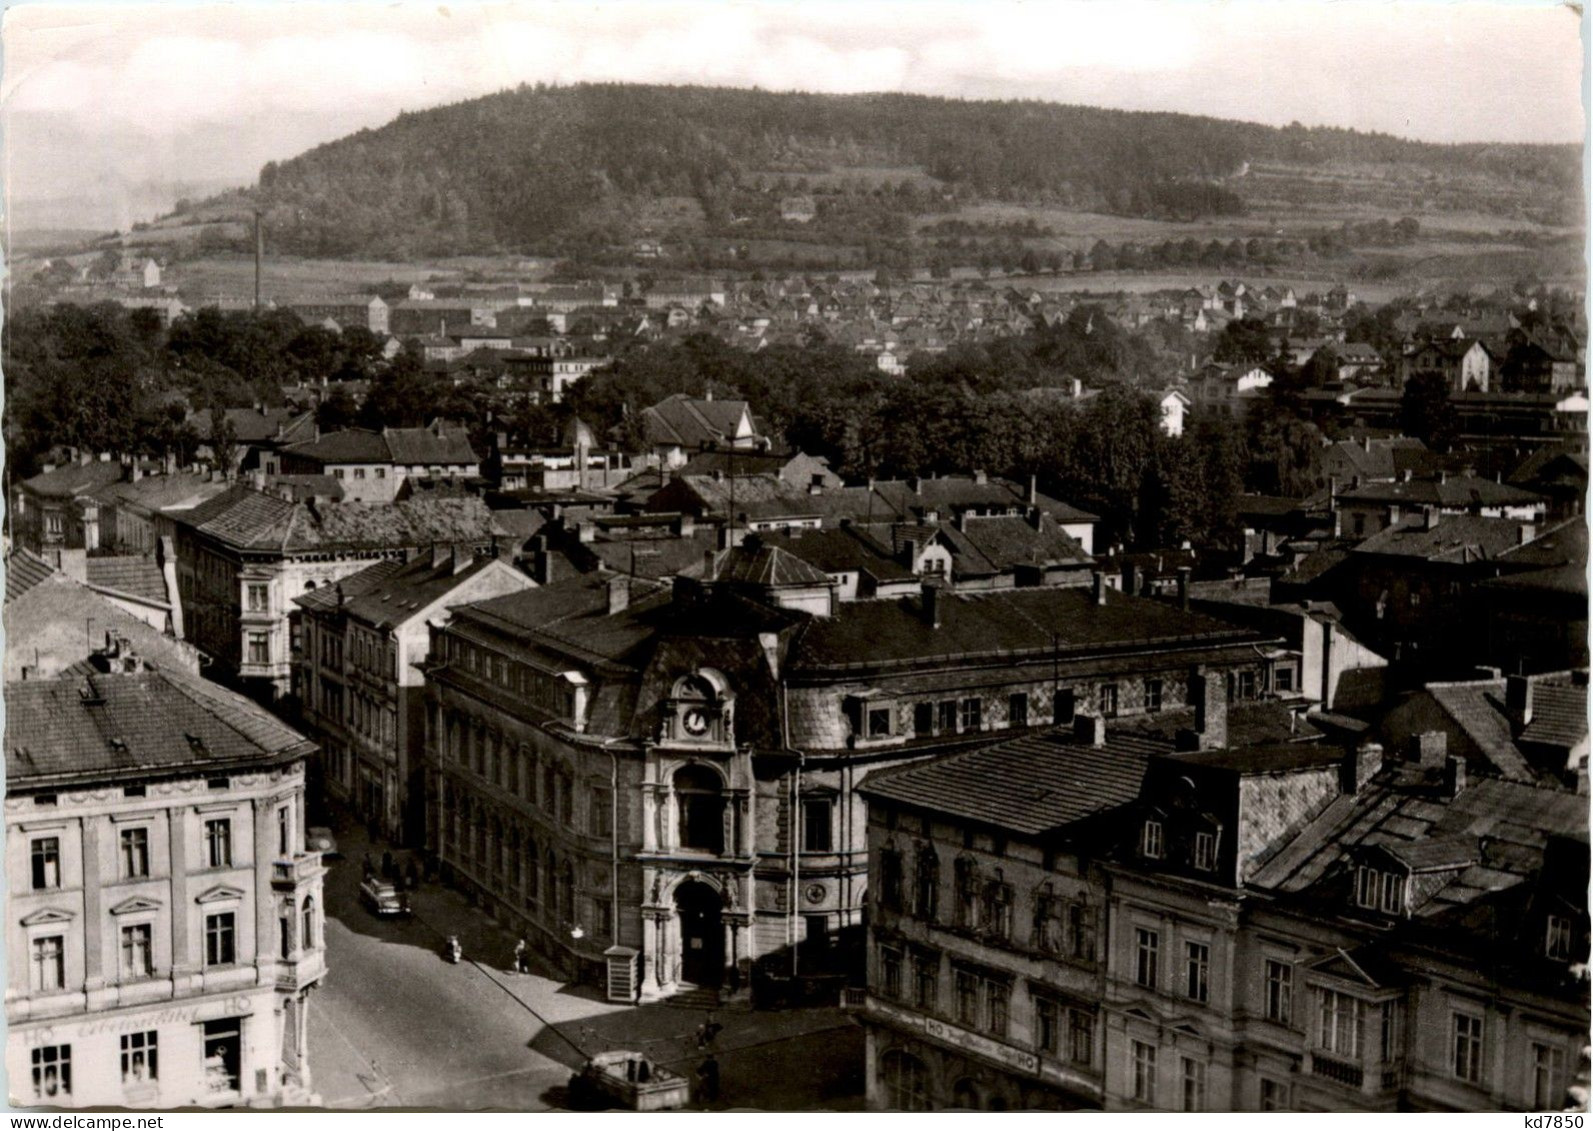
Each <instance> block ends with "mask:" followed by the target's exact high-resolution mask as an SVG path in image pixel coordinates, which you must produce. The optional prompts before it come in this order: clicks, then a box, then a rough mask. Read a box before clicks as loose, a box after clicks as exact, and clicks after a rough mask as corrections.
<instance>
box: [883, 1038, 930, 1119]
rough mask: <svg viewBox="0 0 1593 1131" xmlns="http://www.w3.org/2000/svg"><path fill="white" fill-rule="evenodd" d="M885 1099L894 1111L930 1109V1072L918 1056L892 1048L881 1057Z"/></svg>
mask: <svg viewBox="0 0 1593 1131" xmlns="http://www.w3.org/2000/svg"><path fill="white" fill-rule="evenodd" d="M880 1072H881V1074H882V1075H883V1076H884V1078H885V1100H886V1102H887V1103H888V1104H890V1106H891V1109H892V1110H893V1111H928V1110H929V1087H928V1073H927V1072H926V1071H925V1070H924V1062H923V1061H921V1060H919V1059H918V1058H917V1057H916V1056H913V1055H911V1054H909V1053H905V1052H902V1051H900V1050H899V1049H892V1050H891V1051H889V1052H887V1053H886V1054H885V1055H884V1056H882V1057H881V1058H880Z"/></svg>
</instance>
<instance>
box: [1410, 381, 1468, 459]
mask: <svg viewBox="0 0 1593 1131" xmlns="http://www.w3.org/2000/svg"><path fill="white" fill-rule="evenodd" d="M1399 420H1400V427H1401V428H1403V429H1404V431H1405V434H1406V435H1408V436H1415V437H1416V438H1417V439H1418V440H1421V441H1422V442H1423V443H1425V444H1426V445H1427V446H1428V447H1429V448H1432V449H1433V450H1434V451H1439V452H1447V451H1448V450H1449V447H1450V445H1451V444H1453V443H1454V441H1455V434H1456V431H1457V428H1458V424H1457V421H1456V419H1455V406H1454V405H1453V404H1452V403H1451V402H1450V399H1449V382H1448V381H1447V380H1445V379H1444V375H1443V374H1442V373H1422V374H1418V375H1417V376H1415V377H1412V378H1411V379H1410V380H1409V381H1407V382H1405V392H1404V394H1403V395H1402V396H1401V397H1400V402H1399Z"/></svg>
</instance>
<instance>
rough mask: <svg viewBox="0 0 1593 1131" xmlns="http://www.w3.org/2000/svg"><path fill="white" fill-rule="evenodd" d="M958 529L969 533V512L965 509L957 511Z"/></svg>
mask: <svg viewBox="0 0 1593 1131" xmlns="http://www.w3.org/2000/svg"><path fill="white" fill-rule="evenodd" d="M957 529H958V530H960V531H962V532H963V533H964V534H966V533H968V512H967V511H965V510H963V511H958V512H957Z"/></svg>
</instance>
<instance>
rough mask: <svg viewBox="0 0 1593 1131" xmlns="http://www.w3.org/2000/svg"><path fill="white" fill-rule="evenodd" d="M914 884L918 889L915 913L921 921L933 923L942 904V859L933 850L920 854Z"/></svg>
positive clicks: (914, 905)
mask: <svg viewBox="0 0 1593 1131" xmlns="http://www.w3.org/2000/svg"><path fill="white" fill-rule="evenodd" d="M914 884H915V886H916V888H917V892H916V893H915V896H916V898H915V899H914V903H913V907H914V911H915V913H916V914H917V916H918V917H919V918H920V919H923V920H924V921H925V922H929V923H933V922H934V921H935V914H936V912H937V910H938V909H939V903H940V857H939V856H937V855H936V854H935V850H934V849H933V848H925V849H923V850H922V851H921V852H919V854H918V872H917V875H916V877H915V879H914Z"/></svg>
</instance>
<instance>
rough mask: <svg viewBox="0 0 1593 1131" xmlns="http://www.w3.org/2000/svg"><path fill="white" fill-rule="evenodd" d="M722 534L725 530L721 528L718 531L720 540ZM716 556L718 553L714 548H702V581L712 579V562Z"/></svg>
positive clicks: (722, 537)
mask: <svg viewBox="0 0 1593 1131" xmlns="http://www.w3.org/2000/svg"><path fill="white" fill-rule="evenodd" d="M724 535H725V531H724V529H723V528H721V529H720V531H719V536H720V540H721V541H722V540H723V539H724ZM718 557H719V554H718V551H716V550H704V551H703V552H702V579H703V580H704V581H712V580H713V579H714V573H715V570H714V562H715V561H716V560H717V559H718Z"/></svg>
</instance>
